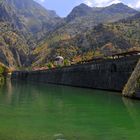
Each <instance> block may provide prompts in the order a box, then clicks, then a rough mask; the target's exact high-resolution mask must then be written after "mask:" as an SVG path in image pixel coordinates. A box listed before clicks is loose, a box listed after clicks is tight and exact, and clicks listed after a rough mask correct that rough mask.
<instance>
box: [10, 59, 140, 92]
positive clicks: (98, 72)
mask: <svg viewBox="0 0 140 140" xmlns="http://www.w3.org/2000/svg"><path fill="white" fill-rule="evenodd" d="M139 57H140V56H131V57H124V58H120V59H115V60H111V59H110V60H102V61H98V62H92V63H87V64H82V65H73V66H70V67H64V68H57V69H51V70H47V71H31V72H27V71H24V72H23V71H16V72H14V73H13V74H12V78H16V79H20V80H22V79H23V80H28V81H34V82H43V83H51V84H62V85H69V86H78V87H86V88H94V89H105V90H114V91H122V90H123V88H124V86H125V84H126V83H127V81H128V79H129V77H130V75H131V73H132V72H133V70H134V68H135V66H136V64H137V62H138V60H139Z"/></svg>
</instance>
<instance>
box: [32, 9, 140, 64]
mask: <svg viewBox="0 0 140 140" xmlns="http://www.w3.org/2000/svg"><path fill="white" fill-rule="evenodd" d="M121 10H122V9H121ZM53 35H54V36H55V34H53ZM63 37H64V36H63ZM66 37H67V38H66ZM139 38H140V13H138V14H136V15H134V16H132V17H128V18H126V19H122V20H119V21H117V22H114V23H104V24H98V25H97V26H95V27H94V28H92V29H91V30H87V31H86V32H82V33H80V34H77V35H76V36H74V37H68V36H66V35H65V38H62V35H61V37H60V40H55V39H56V36H55V37H54V40H53V41H50V40H49V41H50V42H49V41H46V42H45V43H44V44H43V45H41V46H40V47H38V48H37V49H35V51H34V54H35V55H36V56H37V57H36V58H35V61H34V63H33V64H34V65H40V64H44V63H48V62H49V61H50V60H51V59H52V58H53V57H55V56H57V55H62V56H64V58H65V59H68V60H71V61H75V62H76V61H84V60H89V59H91V58H93V57H96V56H104V55H111V54H113V53H120V52H125V51H128V50H133V49H140V40H139ZM51 39H53V37H51ZM57 39H58V36H57ZM42 56H43V57H42Z"/></svg>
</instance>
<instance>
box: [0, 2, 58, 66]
mask: <svg viewBox="0 0 140 140" xmlns="http://www.w3.org/2000/svg"><path fill="white" fill-rule="evenodd" d="M60 20H61V19H60V18H59V17H58V16H57V15H56V13H55V12H54V11H50V10H46V9H45V8H43V7H42V6H40V5H39V4H38V3H36V2H34V1H33V0H20V1H19V0H0V61H1V62H3V63H4V64H6V65H7V66H11V67H22V66H25V65H29V64H30V62H29V58H30V52H31V49H32V48H34V47H36V46H37V43H38V42H39V40H41V39H42V38H43V37H45V35H46V34H47V33H48V32H50V30H52V29H54V27H55V26H56V24H57V23H58V22H60Z"/></svg>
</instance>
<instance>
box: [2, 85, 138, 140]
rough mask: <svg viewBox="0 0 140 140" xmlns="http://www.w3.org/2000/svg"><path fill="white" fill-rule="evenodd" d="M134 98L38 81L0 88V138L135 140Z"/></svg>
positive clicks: (135, 109) (135, 116)
mask: <svg viewBox="0 0 140 140" xmlns="http://www.w3.org/2000/svg"><path fill="white" fill-rule="evenodd" d="M139 139H140V101H136V100H129V99H126V98H122V97H121V96H120V93H112V92H107V91H98V90H90V89H82V88H73V87H64V86H56V85H45V84H38V83H25V82H12V83H10V82H7V83H6V84H5V85H4V86H2V87H0V140H139Z"/></svg>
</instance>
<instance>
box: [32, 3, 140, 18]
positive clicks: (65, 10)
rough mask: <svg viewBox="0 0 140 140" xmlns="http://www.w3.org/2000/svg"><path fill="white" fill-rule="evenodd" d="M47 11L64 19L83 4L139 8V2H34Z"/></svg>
mask: <svg viewBox="0 0 140 140" xmlns="http://www.w3.org/2000/svg"><path fill="white" fill-rule="evenodd" d="M35 1H37V2H39V3H40V4H41V5H43V6H44V7H45V8H47V9H49V10H55V11H56V13H57V14H58V15H59V16H61V17H66V16H67V15H68V14H69V13H70V12H71V10H72V9H73V8H74V7H75V6H77V5H79V4H81V3H85V4H87V5H88V6H90V7H105V6H109V5H111V4H115V3H120V2H122V3H124V4H126V5H128V6H130V7H132V8H135V9H139V8H140V0H35Z"/></svg>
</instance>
